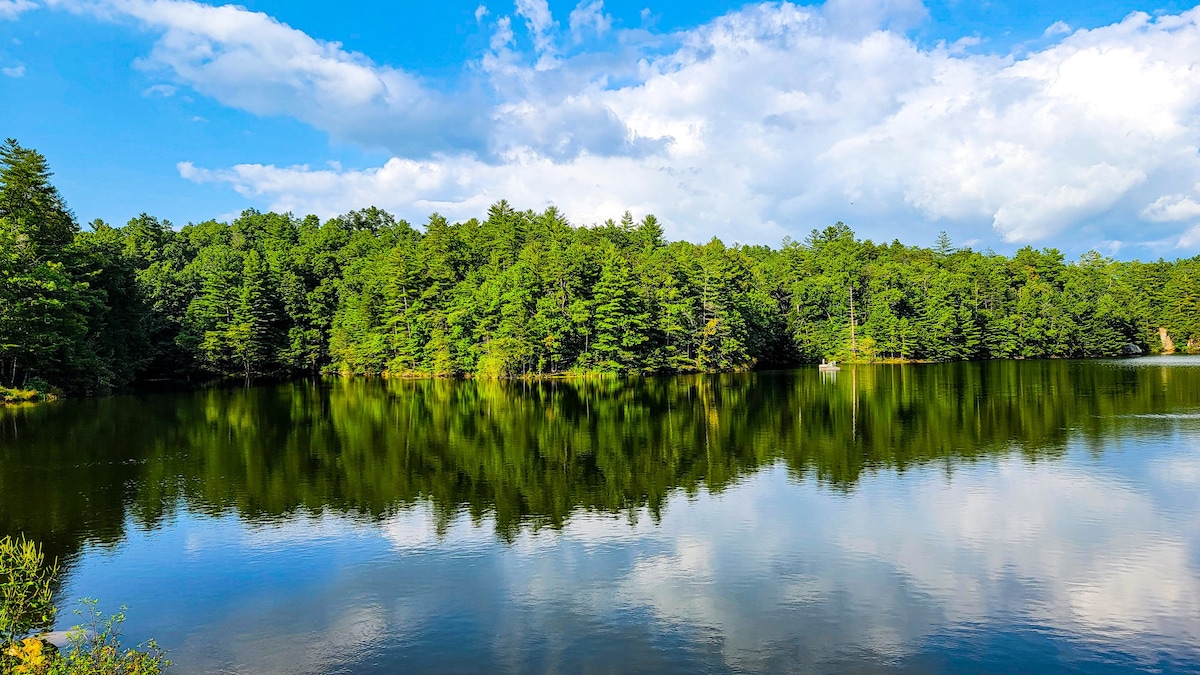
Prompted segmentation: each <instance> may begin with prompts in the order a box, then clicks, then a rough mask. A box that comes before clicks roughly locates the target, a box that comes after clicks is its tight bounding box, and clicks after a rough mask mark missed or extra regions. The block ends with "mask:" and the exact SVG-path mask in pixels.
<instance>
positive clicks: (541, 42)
mask: <svg viewBox="0 0 1200 675" xmlns="http://www.w3.org/2000/svg"><path fill="white" fill-rule="evenodd" d="M50 1H51V2H53V3H54V4H56V5H66V6H69V7H72V8H74V9H76V10H77V11H92V12H100V13H109V14H121V15H127V16H132V17H134V18H135V19H137V20H138V21H139V22H141V24H142V25H143V26H145V27H146V28H147V29H149V30H152V31H155V32H158V33H160V35H161V36H160V38H159V40H158V42H157V43H156V45H155V47H154V49H153V51H152V52H151V53H150V54H149V55H148V56H147V57H146V58H145V59H144V60H143V62H142V63H143V65H144V67H146V68H147V69H151V70H155V71H159V70H162V71H165V72H168V73H170V74H171V75H173V77H174V78H175V79H177V80H178V81H179V82H180V83H181V84H186V85H188V86H190V87H192V88H193V89H196V90H197V91H200V92H201V93H205V94H207V95H209V96H212V97H213V98H216V99H217V100H219V101H221V102H223V103H225V104H227V105H231V106H235V107H238V108H242V109H245V110H249V111H252V112H255V113H258V114H279V115H290V116H292V117H295V118H297V119H300V120H303V121H305V122H308V123H309V124H312V125H313V126H315V127H317V128H320V129H324V130H326V131H328V132H330V133H331V134H333V135H334V136H335V137H338V138H341V139H348V140H351V141H356V142H358V143H361V144H365V145H368V146H384V147H387V148H388V149H390V150H391V151H392V152H393V153H394V154H395V156H396V158H395V159H393V160H391V161H389V162H388V163H387V164H385V165H384V166H382V167H376V168H370V169H365V170H363V169H347V170H343V171H329V170H327V169H313V170H310V169H306V168H304V167H286V168H285V167H276V166H273V165H271V164H270V163H269V158H264V162H263V163H261V164H254V165H240V166H238V167H233V168H230V169H220V170H213V171H208V172H202V171H200V170H197V169H192V170H189V172H188V175H189V176H190V177H192V178H194V179H203V180H211V181H223V182H228V183H230V184H232V185H234V186H235V187H237V188H238V189H239V190H240V191H241V192H242V193H243V194H247V195H253V196H255V197H256V198H257V199H259V200H260V201H264V202H267V203H268V204H269V205H270V206H272V207H279V208H282V207H287V208H293V209H295V210H297V211H310V210H311V211H314V212H318V213H322V214H329V213H330V212H331V210H333V211H337V210H344V209H346V208H351V207H357V206H362V205H364V204H367V203H375V204H379V205H381V206H385V207H387V208H391V209H395V210H401V211H407V212H408V214H409V215H412V214H413V212H416V211H419V210H421V209H424V208H427V207H430V206H438V208H440V209H442V210H444V211H446V212H447V213H448V215H450V214H455V215H457V214H461V215H463V216H466V215H479V214H480V213H481V211H480V210H477V209H478V207H479V206H480V205H486V203H488V202H489V201H491V200H494V199H498V198H500V197H508V198H510V199H512V200H513V201H514V202H517V203H518V204H520V205H521V206H529V207H536V206H539V205H542V204H545V203H547V202H553V203H555V204H557V205H559V206H560V207H562V208H563V209H564V210H565V211H566V212H567V214H568V215H569V216H571V217H572V218H573V219H574V220H576V221H582V222H588V221H590V220H593V219H603V218H607V217H612V216H614V215H618V214H620V213H621V212H622V211H624V210H625V209H626V208H633V209H642V210H645V211H653V212H655V213H656V214H657V215H659V216H660V217H662V218H664V219H665V220H666V221H667V222H668V223H669V224H672V223H673V224H674V227H673V228H672V229H671V234H672V235H674V236H683V235H691V236H700V237H703V238H707V237H708V236H711V235H713V234H717V235H721V236H723V237H725V238H729V239H740V240H744V241H768V242H773V241H775V240H776V239H777V237H778V236H780V235H781V234H782V233H785V232H787V233H791V234H792V235H793V236H795V235H796V234H798V233H803V232H806V231H807V230H808V229H809V228H811V227H817V226H823V225H826V224H828V223H831V222H833V221H834V220H838V219H841V220H845V221H846V222H847V223H849V224H850V225H851V226H852V227H854V228H855V229H856V230H858V231H859V232H860V234H863V235H865V236H873V237H875V238H877V239H878V238H882V239H891V238H892V237H895V236H898V235H900V236H901V237H902V238H909V239H916V240H921V239H926V240H927V239H929V238H931V237H932V235H933V233H934V232H936V231H938V230H941V229H947V230H950V231H951V232H952V233H953V234H954V236H955V238H957V239H962V240H965V239H979V240H981V241H983V242H985V243H991V242H996V241H1006V242H1013V243H1018V242H1044V243H1050V244H1059V245H1065V246H1066V247H1067V248H1069V249H1078V248H1087V247H1090V246H1106V247H1109V248H1111V247H1113V246H1119V247H1122V248H1123V250H1134V249H1136V246H1135V245H1136V244H1138V243H1142V244H1148V243H1149V242H1162V241H1192V239H1190V238H1188V237H1187V236H1185V232H1186V231H1187V229H1188V226H1189V225H1191V223H1183V222H1181V221H1178V222H1177V221H1176V220H1171V219H1167V218H1164V217H1161V214H1166V213H1168V212H1169V210H1170V209H1168V208H1167V207H1168V206H1169V204H1167V202H1162V205H1161V206H1160V208H1159V209H1157V210H1156V209H1155V208H1149V209H1148V208H1147V207H1146V205H1147V204H1151V205H1154V204H1158V203H1159V202H1160V201H1162V200H1164V199H1167V200H1168V201H1169V198H1170V197H1171V196H1174V195H1179V194H1182V193H1183V191H1185V190H1187V189H1189V188H1190V186H1191V185H1192V184H1193V183H1195V182H1197V181H1198V180H1200V156H1198V153H1197V151H1196V148H1197V147H1200V121H1198V120H1200V115H1197V114H1196V113H1197V112H1200V51H1197V50H1196V49H1195V45H1196V44H1197V42H1200V23H1198V21H1200V9H1197V10H1191V11H1188V12H1183V13H1181V14H1177V15H1160V16H1157V17H1150V16H1148V15H1146V14H1140V13H1135V14H1131V15H1130V16H1128V17H1126V18H1125V19H1124V20H1122V21H1120V22H1118V23H1116V24H1113V25H1110V26H1104V27H1100V28H1096V29H1092V30H1086V29H1079V30H1075V31H1074V32H1070V33H1069V34H1067V33H1065V32H1064V30H1063V29H1064V28H1065V26H1057V24H1056V26H1057V27H1056V26H1052V27H1051V28H1050V29H1049V30H1048V31H1047V33H1048V34H1049V35H1048V36H1049V37H1050V38H1052V39H1057V40H1058V41H1057V42H1054V43H1052V44H1050V45H1049V46H1048V47H1046V48H1044V49H1042V50H1040V51H1033V52H1029V53H1026V54H1022V55H995V54H987V53H979V52H978V51H976V50H975V49H974V48H975V47H977V44H976V43H975V40H974V39H967V40H965V41H963V40H960V41H958V42H955V43H952V44H950V45H949V46H946V45H936V46H933V47H927V46H923V45H921V44H919V43H917V42H914V41H913V40H911V39H909V38H908V37H906V35H905V34H904V33H903V31H904V30H905V29H906V28H909V27H912V26H915V25H917V24H919V22H921V21H922V20H924V18H925V16H926V10H925V8H924V6H923V5H922V4H921V3H919V2H917V1H916V0H829V1H828V2H827V3H826V4H825V5H824V6H823V7H806V6H797V5H793V4H789V3H781V4H762V5H751V6H747V7H745V8H743V9H741V10H739V11H736V12H732V13H730V14H727V15H725V16H723V17H720V18H717V19H715V20H713V21H712V22H710V23H708V24H705V25H702V26H699V27H696V28H694V29H691V30H688V31H683V32H679V33H673V34H659V33H653V32H651V31H648V30H646V29H644V28H639V29H637V30H619V29H614V28H611V24H610V23H609V21H610V20H609V19H607V18H606V15H604V14H603V11H602V5H601V4H600V2H598V1H595V2H590V1H588V0H585V1H584V2H581V3H580V4H579V5H578V6H577V7H576V8H575V11H574V12H572V15H571V18H570V21H569V23H568V29H569V30H568V32H569V33H570V34H571V35H580V34H581V31H584V30H587V31H590V30H591V29H592V28H594V29H595V30H596V33H597V34H599V33H601V32H604V31H608V32H609V33H610V34H611V35H610V37H611V38H612V39H609V40H606V41H605V42H603V43H602V46H598V47H595V48H591V49H585V50H582V51H578V50H577V51H574V52H561V51H560V49H559V44H560V42H561V40H562V35H561V33H563V29H561V28H560V26H559V24H558V22H557V21H555V19H554V16H553V14H552V13H551V11H550V8H549V6H548V4H547V3H546V2H545V0H518V1H517V2H516V16H519V17H520V18H521V20H522V21H523V22H524V24H525V29H526V30H527V31H528V35H529V37H530V39H531V40H532V43H533V48H532V51H531V52H530V53H523V52H522V51H521V50H520V48H518V47H517V45H518V40H517V39H516V37H515V36H514V35H513V31H512V22H511V20H510V18H509V17H507V16H505V17H500V18H498V19H497V21H496V22H495V24H494V29H493V30H494V33H493V38H492V43H491V48H490V50H489V51H488V52H487V53H486V54H483V55H481V56H480V58H479V60H478V62H477V63H474V64H471V65H472V66H473V67H471V68H468V69H467V72H468V74H467V75H466V76H465V80H463V81H462V82H451V83H442V84H443V86H432V85H430V84H429V83H426V82H424V81H423V80H421V78H419V77H417V76H415V75H414V74H412V73H408V72H405V71H402V70H399V69H396V68H393V67H390V66H385V65H380V64H377V63H375V62H373V61H371V60H370V59H369V58H367V57H366V56H364V55H361V54H355V53H351V52H347V51H345V50H344V49H342V48H341V46H340V45H338V44H337V43H331V42H322V41H319V40H316V39H314V38H312V37H310V36H308V35H306V34H304V33H302V32H300V31H297V30H294V29H292V28H290V27H288V26H286V25H284V24H281V23H279V22H277V21H275V20H274V19H272V18H271V17H268V16H266V15H264V14H259V13H254V12H249V11H247V10H244V9H240V8H236V7H212V6H207V5H201V4H197V3H194V2H189V1H187V0H100V1H99V2H84V1H83V0H50ZM481 18H482V17H481ZM968 37H970V36H968ZM456 88H457V89H456ZM448 90H454V93H450V94H446V93H440V92H445V91H448ZM416 186H425V187H424V188H418V187H416ZM851 203H853V204H854V206H853V207H851V206H850V204H851ZM1176 208H1183V207H1179V206H1178V205H1177V207H1176ZM1139 219H1140V222H1139ZM905 230H907V231H905ZM1191 245H1193V244H1186V245H1185V246H1191ZM1131 247H1132V248H1131Z"/></svg>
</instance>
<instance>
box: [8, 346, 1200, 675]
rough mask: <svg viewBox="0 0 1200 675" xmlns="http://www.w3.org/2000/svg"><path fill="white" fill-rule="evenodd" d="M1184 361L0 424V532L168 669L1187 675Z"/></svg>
mask: <svg viewBox="0 0 1200 675" xmlns="http://www.w3.org/2000/svg"><path fill="white" fill-rule="evenodd" d="M1198 507H1200V359H1190V358H1174V359H1166V358H1160V359H1140V360H1136V361H1124V362H1015V363H987V364H953V365H927V366H904V367H900V366H881V367H859V368H857V369H855V370H850V369H847V370H843V371H842V372H840V373H837V374H836V375H835V376H829V375H822V374H819V373H817V372H816V371H815V369H813V370H805V371H800V372H789V373H758V374H745V375H724V376H694V377H674V378H656V379H647V380H630V381H585V382H550V383H539V384H523V383H494V382H444V381H432V382H382V381H378V380H375V381H371V380H330V381H323V382H308V383H297V384H291V385H285V386H273V387H263V388H254V389H248V390H243V389H234V390H224V391H204V392H196V393H188V394H182V395H175V394H173V395H154V396H141V397H123V398H112V399H105V400H96V401H68V402H64V403H60V404H55V405H47V406H39V407H33V408H23V409H8V410H4V411H0V534H2V533H15V532H25V533H26V534H28V535H29V536H31V537H34V538H37V539H39V540H41V541H44V542H45V543H46V546H47V550H48V551H50V552H51V553H53V554H54V555H56V556H58V557H59V559H60V560H62V561H63V567H64V569H65V583H64V587H63V591H62V597H63V598H65V599H67V600H64V602H63V605H64V610H65V611H64V612H63V613H62V620H61V623H62V624H63V627H66V626H68V625H70V624H71V619H72V618H74V617H73V616H72V615H71V613H70V611H69V610H70V608H71V606H72V602H71V601H69V600H72V599H74V598H78V597H81V596H93V597H98V598H100V600H101V604H102V606H103V607H107V608H108V609H115V607H116V606H117V605H119V604H121V603H125V604H127V605H128V606H129V611H128V614H129V620H128V621H127V623H126V626H125V633H126V636H127V640H129V641H133V642H136V641H137V640H140V639H143V638H146V637H149V636H154V637H156V638H157V639H158V640H159V641H160V643H162V644H163V645H164V646H165V647H167V648H168V649H169V650H170V656H171V658H172V659H173V660H174V661H175V662H176V664H177V666H176V667H175V668H174V669H173V670H174V671H175V672H178V673H199V672H230V673H333V672H346V673H351V672H352V673H391V672H444V671H451V672H462V671H478V670H495V671H513V672H563V673H575V672H688V673H691V672H758V671H764V672H767V671H771V672H781V671H822V672H832V671H853V672H882V671H910V672H1046V671H1060V672H1061V671H1067V672H1071V671H1074V672H1125V671H1132V670H1148V671H1159V672H1200V510H1198Z"/></svg>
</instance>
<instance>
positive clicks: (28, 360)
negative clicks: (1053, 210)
mask: <svg viewBox="0 0 1200 675" xmlns="http://www.w3.org/2000/svg"><path fill="white" fill-rule="evenodd" d="M50 175H51V174H50V172H49V169H48V167H47V163H46V160H45V158H44V157H42V156H41V155H40V154H38V153H37V152H35V151H33V150H29V149H26V148H23V147H21V146H20V145H19V144H17V143H16V141H9V142H8V143H7V144H6V145H4V146H3V147H2V148H0V386H4V387H7V388H9V389H14V390H15V389H25V390H27V389H30V387H29V386H28V382H29V381H30V380H31V379H32V378H42V379H44V380H46V381H48V382H50V383H52V384H54V385H55V386H57V387H59V388H61V389H62V390H63V391H65V392H66V393H84V394H96V393H106V392H109V391H114V390H120V389H124V388H127V387H128V386H129V385H130V384H131V383H134V382H136V381H139V380H143V381H144V380H177V381H178V380H188V381H191V380H195V379H201V378H204V377H214V376H216V377H238V378H244V379H252V378H257V377H263V376H282V377H287V376H297V375H311V374H318V373H322V372H325V373H333V372H339V373H347V374H372V375H386V376H391V377H413V376H417V377H421V376H434V377H447V376H475V377H484V378H505V377H531V376H541V375H554V374H562V373H599V372H604V373H613V374H618V373H656V372H707V371H739V370H746V369H750V368H759V367H769V366H782V365H788V364H794V363H798V362H806V361H807V362H813V361H818V360H821V359H823V358H830V357H835V358H838V359H839V360H842V361H864V362H870V361H879V360H883V361H887V360H913V359H916V360H927V361H960V360H975V359H1008V358H1078V357H1096V356H1112V355H1117V354H1120V353H1121V352H1122V350H1123V349H1125V348H1126V347H1127V346H1128V345H1129V344H1130V343H1133V344H1135V345H1137V346H1139V347H1140V348H1142V349H1143V350H1146V351H1161V350H1163V349H1166V348H1167V347H1168V346H1169V345H1171V344H1175V345H1177V346H1178V348H1179V349H1184V350H1195V351H1200V259H1191V260H1180V261H1176V262H1164V261H1158V262H1155V263H1148V264H1143V263H1139V262H1130V263H1122V262H1117V261H1113V260H1110V259H1108V258H1104V257H1103V256H1100V255H1099V254H1096V253H1089V254H1086V255H1084V256H1083V257H1081V258H1080V259H1079V260H1078V261H1075V262H1070V263H1068V262H1065V261H1064V259H1063V256H1062V254H1061V253H1059V252H1058V251H1056V250H1053V249H1043V250H1035V249H1033V248H1030V247H1026V248H1023V249H1021V250H1020V251H1017V252H1016V254H1014V255H1013V256H1012V257H1005V256H1000V255H996V254H994V253H991V252H977V251H973V250H971V249H969V248H965V247H958V246H954V245H953V243H952V242H951V240H950V237H949V236H948V235H946V234H945V233H942V234H941V235H939V237H938V239H937V241H936V244H935V245H934V247H933V248H919V247H912V246H905V245H903V244H900V243H899V242H893V243H891V244H888V245H879V244H876V243H874V242H871V241H862V240H859V239H857V238H856V237H855V236H854V233H853V232H852V231H851V230H850V228H848V227H846V226H845V225H844V224H842V223H837V224H835V225H833V226H830V227H827V228H825V229H823V230H813V231H812V232H811V233H810V234H809V236H808V237H806V238H805V239H804V241H803V242H794V241H791V240H785V241H784V244H783V246H782V247H781V248H779V249H771V248H769V247H765V246H741V245H734V246H727V245H725V244H724V243H723V242H721V241H719V240H717V239H713V240H712V241H710V242H708V243H706V244H703V245H699V244H691V243H687V242H666V241H664V239H663V229H662V226H661V225H660V224H659V223H658V221H657V220H656V219H655V218H654V217H653V216H646V218H645V219H643V220H642V221H641V222H636V221H635V220H634V218H633V216H632V215H631V214H629V213H626V214H624V215H623V216H622V217H621V218H620V220H619V222H617V221H612V220H610V221H607V222H605V223H603V224H600V225H597V226H592V227H572V226H571V225H570V224H569V223H568V222H567V221H566V219H565V218H564V217H563V215H562V214H561V213H559V212H558V211H557V209H555V208H553V207H551V208H548V209H546V210H545V211H543V212H541V213H537V212H534V211H518V210H516V209H514V208H513V207H512V206H511V205H510V204H508V203H507V202H504V201H501V202H498V203H496V204H495V205H494V206H492V207H491V208H490V209H489V210H488V212H487V217H486V219H484V220H482V221H479V220H475V219H472V220H468V221H466V222H461V223H451V222H449V221H447V220H446V219H445V218H443V217H441V216H440V215H437V214H433V215H432V216H430V218H429V221H428V222H427V223H426V224H425V225H424V226H423V227H413V226H412V225H410V224H409V223H406V222H404V221H400V220H396V219H395V218H393V217H392V216H391V215H389V214H387V213H386V212H384V211H381V210H379V209H376V208H368V209H364V210H362V211H352V212H350V213H347V214H345V215H343V216H339V217H336V218H332V219H330V220H328V221H326V222H324V223H322V222H321V221H320V220H319V219H318V218H316V217H315V216H308V217H305V218H303V219H300V218H296V217H294V216H292V215H291V214H277V213H260V212H258V211H255V210H247V211H245V212H243V213H242V214H241V215H240V216H238V217H237V218H235V219H233V221H232V222H231V223H220V222H216V221H207V222H203V223H198V224H188V225H186V226H184V227H182V228H179V229H178V230H177V229H175V228H173V227H172V226H171V224H170V223H167V222H165V221H159V220H158V219H156V218H154V217H152V216H149V215H146V214H142V215H140V216H138V217H137V218H134V219H132V220H131V221H129V223H128V224H127V225H126V226H125V227H121V228H113V227H110V226H108V225H107V224H105V223H103V222H100V221H96V222H95V223H93V224H92V228H91V231H88V232H80V231H79V228H78V226H77V225H76V224H75V220H74V216H73V215H72V214H71V213H70V211H69V210H68V209H67V208H66V205H65V204H64V202H63V200H62V198H61V196H60V195H59V194H58V192H57V191H56V190H55V189H54V187H53V186H52V185H51V184H50V182H49V178H50ZM1160 335H1165V338H1163V337H1160ZM14 396H15V395H14Z"/></svg>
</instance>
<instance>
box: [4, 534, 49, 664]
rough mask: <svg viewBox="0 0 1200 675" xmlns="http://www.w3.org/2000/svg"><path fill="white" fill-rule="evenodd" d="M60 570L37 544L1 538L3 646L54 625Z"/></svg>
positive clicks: (21, 539)
mask: <svg viewBox="0 0 1200 675" xmlns="http://www.w3.org/2000/svg"><path fill="white" fill-rule="evenodd" d="M56 573H57V566H56V565H53V564H52V565H49V566H47V565H46V564H45V560H44V558H43V556H42V549H41V547H40V546H38V545H37V544H36V543H34V542H32V541H28V540H26V539H25V538H24V537H21V538H19V539H16V538H13V537H11V536H9V537H4V538H3V539H0V647H7V646H8V645H10V644H12V643H15V642H16V641H17V640H19V639H21V638H24V637H25V636H27V635H29V634H30V633H33V632H35V631H41V630H47V629H49V628H50V626H51V625H53V623H54V603H53V601H52V595H53V590H52V588H51V586H52V584H53V582H54V576H55V574H56ZM3 664H4V657H3V656H0V665H3Z"/></svg>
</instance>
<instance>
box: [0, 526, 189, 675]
mask: <svg viewBox="0 0 1200 675" xmlns="http://www.w3.org/2000/svg"><path fill="white" fill-rule="evenodd" d="M57 573H58V566H57V564H50V565H46V562H45V557H44V556H43V555H42V549H41V547H40V546H39V545H37V544H35V543H34V542H31V541H28V540H26V539H25V538H24V537H21V538H20V539H14V538H12V537H5V538H4V539H0V672H4V673H13V674H14V675H157V674H158V673H161V672H162V671H163V669H165V668H166V667H167V666H168V665H170V662H168V661H167V660H166V658H165V654H164V653H163V652H162V650H160V649H159V648H158V645H157V644H155V643H154V642H153V641H150V642H147V643H146V644H145V645H139V646H138V647H137V648H136V649H124V648H122V647H121V642H120V637H121V623H122V622H123V621H124V620H125V608H124V607H122V608H121V610H120V611H119V612H118V613H116V614H113V615H111V616H105V615H104V614H103V613H101V612H100V611H99V610H97V608H96V605H97V601H96V600H92V599H84V600H83V601H82V604H83V606H84V608H85V610H86V614H85V612H84V611H83V610H76V612H75V613H76V614H78V615H80V616H82V617H84V622H83V623H82V624H80V625H78V626H76V627H75V628H74V629H72V630H71V631H70V633H69V634H68V642H69V646H68V648H67V651H66V653H62V652H59V651H58V650H57V649H55V648H53V647H51V646H50V645H49V644H48V643H46V642H45V641H44V640H42V639H41V638H40V637H38V634H40V633H44V632H45V631H47V630H49V629H50V627H51V626H53V625H54V616H55V613H56V612H55V605H54V601H53V594H54V591H53V586H54V584H55V577H56V575H57Z"/></svg>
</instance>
